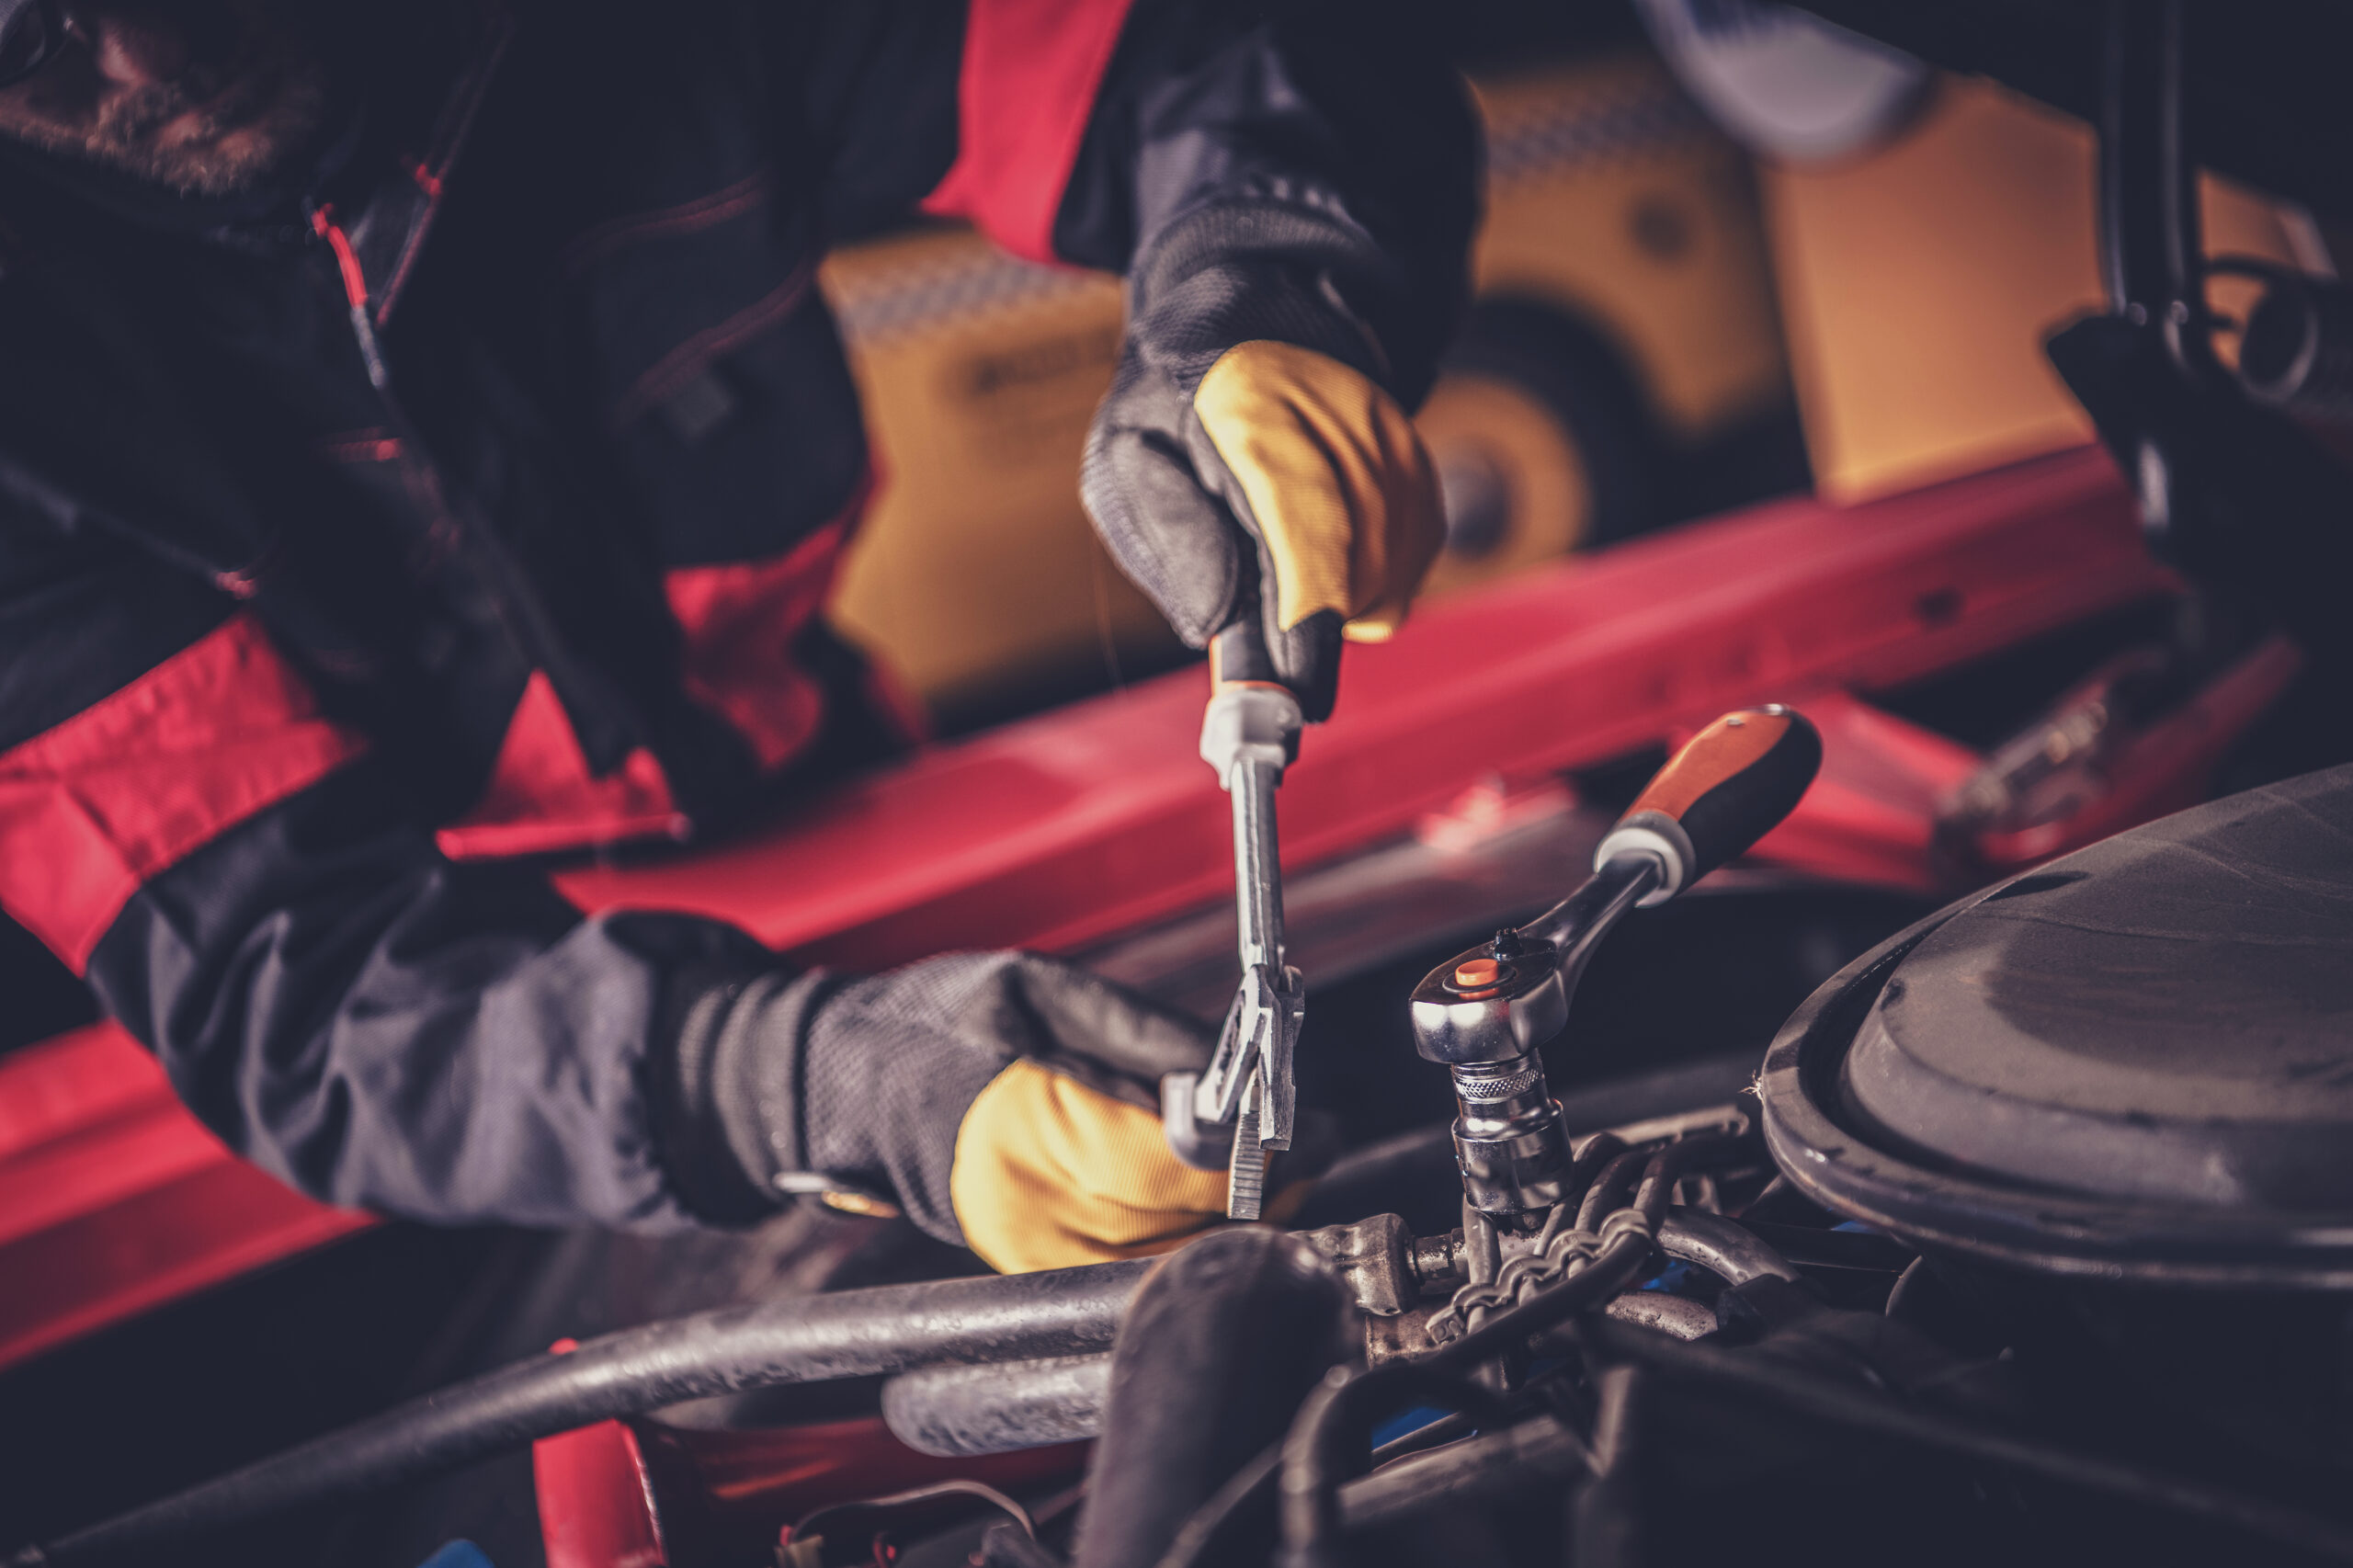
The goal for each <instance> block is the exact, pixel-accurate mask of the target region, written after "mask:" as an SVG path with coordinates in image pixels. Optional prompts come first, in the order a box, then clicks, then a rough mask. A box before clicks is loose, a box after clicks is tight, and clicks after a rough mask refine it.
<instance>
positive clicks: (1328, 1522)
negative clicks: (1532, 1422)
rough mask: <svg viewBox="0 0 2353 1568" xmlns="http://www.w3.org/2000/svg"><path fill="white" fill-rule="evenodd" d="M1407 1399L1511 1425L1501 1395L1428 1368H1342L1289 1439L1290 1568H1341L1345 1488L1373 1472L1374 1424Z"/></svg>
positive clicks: (1286, 1512) (1411, 1364)
mask: <svg viewBox="0 0 2353 1568" xmlns="http://www.w3.org/2000/svg"><path fill="white" fill-rule="evenodd" d="M1408 1399H1413V1400H1419V1401H1421V1402H1423V1403H1429V1404H1440V1405H1447V1406H1450V1407H1452V1408H1453V1409H1456V1410H1460V1411H1462V1412H1464V1413H1465V1414H1467V1415H1471V1416H1472V1417H1473V1418H1474V1419H1476V1420H1477V1421H1478V1422H1479V1423H1480V1425H1482V1426H1495V1425H1501V1424H1502V1423H1504V1422H1506V1421H1507V1420H1508V1419H1509V1418H1510V1415H1509V1412H1508V1411H1507V1410H1506V1407H1505V1404H1504V1402H1503V1401H1502V1400H1501V1399H1499V1398H1498V1397H1497V1396H1496V1395H1495V1394H1494V1393H1492V1392H1489V1391H1488V1390H1486V1389H1483V1388H1482V1387H1480V1386H1479V1385H1478V1384H1477V1383H1474V1382H1472V1381H1471V1380H1470V1379H1468V1378H1466V1377H1464V1376H1462V1375H1461V1373H1459V1372H1453V1371H1449V1370H1447V1369H1443V1368H1439V1367H1434V1366H1432V1365H1431V1364H1430V1363H1429V1362H1427V1361H1391V1362H1389V1363H1387V1364H1385V1365H1383V1366H1379V1367H1374V1368H1372V1369H1370V1370H1359V1369H1351V1368H1345V1367H1335V1368H1334V1369H1332V1370H1331V1371H1329V1372H1327V1373H1325V1374H1324V1381H1323V1383H1322V1384H1321V1385H1319V1386H1318V1387H1317V1388H1316V1390H1315V1392H1313V1393H1311V1394H1309V1395H1308V1396H1307V1402H1306V1403H1304V1404H1302V1405H1301V1406H1300V1409H1299V1415H1298V1418H1297V1419H1296V1420H1294V1421H1293V1422H1292V1423H1291V1427H1290V1435H1289V1436H1288V1437H1285V1438H1284V1439H1283V1467H1282V1493H1281V1497H1282V1528H1283V1554H1282V1558H1281V1562H1282V1563H1283V1568H1338V1564H1339V1559H1338V1558H1337V1557H1336V1556H1335V1555H1334V1553H1335V1551H1336V1547H1337V1546H1338V1543H1339V1539H1340V1483H1342V1482H1344V1481H1348V1480H1352V1479H1353V1478H1355V1477H1356V1476H1358V1475H1361V1474H1363V1473H1364V1472H1365V1471H1366V1470H1368V1469H1369V1468H1370V1462H1371V1460H1370V1441H1371V1432H1372V1424H1373V1423H1374V1422H1375V1421H1376V1420H1378V1419H1379V1418H1380V1417H1381V1415H1382V1414H1384V1413H1385V1412H1387V1411H1389V1410H1392V1409H1394V1408H1396V1406H1397V1405H1398V1404H1399V1403H1403V1402H1404V1401H1405V1400H1408Z"/></svg>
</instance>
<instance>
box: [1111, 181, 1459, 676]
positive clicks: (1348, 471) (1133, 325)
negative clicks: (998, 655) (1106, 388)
mask: <svg viewBox="0 0 2353 1568" xmlns="http://www.w3.org/2000/svg"><path fill="white" fill-rule="evenodd" d="M1374 265H1376V263H1375V261H1374V259H1373V258H1372V256H1370V242H1369V241H1368V240H1366V239H1365V238H1364V237H1363V235H1362V234H1361V233H1360V232H1359V231H1357V230H1355V229H1354V228H1353V227H1352V226H1351V225H1348V224H1347V223H1346V222H1341V221H1339V220H1336V219H1333V218H1330V217H1327V216H1324V215H1320V214H1313V213H1307V212H1302V211H1300V210H1294V209H1288V208H1281V207H1275V206H1267V207H1258V206H1254V205H1253V206H1224V207H1214V208H1210V209H1205V210H1201V211H1199V212H1197V213H1195V214H1193V215H1192V216H1190V217H1188V218H1186V219H1183V220H1180V221H1179V222H1176V223H1175V224H1173V225H1171V226H1170V228H1169V230H1168V231H1167V233H1165V234H1164V235H1163V236H1162V237H1161V238H1160V239H1159V240H1158V241H1156V242H1155V243H1154V246H1153V248H1152V251H1151V253H1150V254H1149V255H1148V256H1144V257H1142V258H1140V259H1139V261H1138V263H1137V266H1136V268H1135V271H1134V273H1133V274H1132V275H1131V278H1130V284H1129V287H1130V291H1131V322H1130V325H1129V330H1128V341H1127V347H1126V349H1125V352H1124V353H1123V355H1122V357H1121V358H1120V369H1119V373H1118V376H1117V378H1116V379H1115V380H1114V381H1113V382H1112V386H1111V392H1110V394H1109V395H1108V397H1107V398H1105V399H1104V402H1103V406H1102V408H1101V409H1100V410H1099V411H1098V412H1097V415H1096V418H1095V425H1094V428H1093V429H1092V430H1091V431H1090V432H1089V434H1088V437H1087V443H1086V459H1085V461H1084V463H1083V465H1082V467H1081V469H1080V474H1079V490H1080V494H1081V495H1082V497H1083V498H1084V499H1085V501H1086V509H1087V512H1088V513H1089V515H1090V516H1092V517H1093V518H1094V519H1095V526H1096V528H1097V531H1098V532H1099V533H1101V535H1102V536H1103V540H1104V543H1105V544H1106V545H1107V546H1108V548H1109V550H1110V551H1111V553H1112V555H1113V556H1114V557H1115V558H1116V559H1117V560H1118V561H1119V562H1120V567H1121V569H1122V570H1124V571H1125V572H1126V573H1127V574H1128V575H1129V576H1130V577H1131V578H1133V579H1134V580H1135V583H1136V585H1138V586H1139V587H1141V588H1142V589H1143V591H1144V592H1145V593H1146V594H1149V595H1150V596H1151V597H1152V598H1153V600H1154V602H1155V603H1156V604H1158V605H1159V607H1160V609H1161V612H1162V613H1163V614H1164V615H1165V616H1166V617H1167V618H1168V622H1169V624H1170V625H1171V626H1173V627H1174V628H1176V633H1177V635H1178V636H1180V637H1182V638H1183V639H1184V640H1185V641H1186V642H1188V643H1189V644H1190V645H1192V646H1193V647H1196V648H1199V647H1203V646H1206V645H1207V644H1208V642H1209V641H1210V639H1211V638H1212V637H1214V636H1215V635H1216V634H1217V633H1218V632H1219V631H1222V629H1223V628H1224V627H1226V626H1227V625H1228V624H1230V623H1231V622H1232V621H1233V619H1235V617H1236V616H1237V615H1240V614H1245V613H1248V609H1249V606H1250V603H1251V597H1252V596H1251V590H1252V588H1253V585H1257V586H1258V591H1257V593H1256V601H1257V606H1258V613H1259V614H1260V615H1261V616H1262V617H1263V618H1264V620H1265V624H1266V632H1267V648H1268V650H1269V652H1270V653H1272V654H1273V657H1274V662H1275V668H1276V671H1277V673H1278V674H1279V675H1280V676H1282V678H1283V681H1284V683H1285V684H1286V685H1288V686H1290V687H1291V689H1292V690H1293V691H1294V692H1296V693H1297V694H1298V695H1299V697H1300V700H1301V704H1302V707H1303V708H1304V709H1305V710H1306V714H1307V717H1308V718H1309V719H1310V720H1322V719H1324V718H1325V717H1327V716H1328V715H1329V714H1330V712H1331V709H1332V701H1333V698H1334V695H1335V692H1336V685H1337V681H1338V678H1339V655H1340V638H1341V635H1342V629H1343V627H1344V626H1345V628H1346V633H1347V635H1348V636H1350V637H1354V638H1357V639H1358V640H1361V641H1378V640H1381V639H1382V638H1386V637H1388V636H1389V635H1390V634H1391V633H1392V632H1393V631H1396V629H1397V627H1398V625H1399V623H1400V622H1402V621H1403V620H1404V617H1405V608H1406V606H1407V605H1408V604H1409V603H1410V602H1411V600H1412V598H1413V596H1414V592H1415V589H1416V588H1417V587H1419V586H1420V585H1421V581H1422V577H1423V575H1424V574H1426V573H1427V571H1428V570H1429V566H1430V562H1432V561H1434V560H1436V559H1437V557H1438V550H1439V547H1440V546H1441V545H1442V544H1444V542H1445V539H1446V525H1445V517H1444V515H1443V513H1442V511H1441V509H1440V507H1439V505H1438V480H1437V476H1436V473H1435V472H1434V471H1433V470H1432V468H1431V466H1430V460H1429V455H1428V453H1427V452H1426V451H1424V450H1423V449H1422V444H1421V439H1420V437H1418V436H1416V435H1415V431H1414V426H1413V423H1412V421H1411V420H1410V419H1408V418H1407V417H1406V415H1405V411H1404V408H1403V407H1401V406H1400V405H1399V403H1398V402H1397V400H1396V399H1395V398H1394V397H1392V395H1391V393H1390V392H1388V391H1386V390H1384V388H1383V384H1382V383H1383V382H1384V381H1385V380H1387V378H1388V367H1387V365H1386V363H1385V361H1384V359H1383V357H1382V354H1381V346H1380V344H1379V342H1378V341H1377V339H1376V338H1375V336H1374V335H1373V333H1372V331H1371V329H1370V326H1369V325H1368V324H1366V323H1365V322H1364V321H1363V320H1361V319H1360V318H1359V317H1358V314H1357V313H1355V312H1354V311H1352V310H1351V308H1350V306H1349V304H1348V302H1347V300H1346V299H1345V298H1344V295H1343V290H1342V288H1341V286H1340V285H1339V283H1338V282H1336V278H1342V277H1352V276H1355V275H1356V274H1358V273H1359V272H1361V271H1363V270H1364V269H1365V268H1367V267H1372V266H1374ZM1409 390H1410V391H1411V392H1413V393H1415V394H1416V395H1417V394H1418V392H1420V391H1421V390H1422V389H1420V388H1418V387H1415V388H1412V389H1409ZM1254 558H1255V559H1254ZM1254 564H1255V566H1256V571H1255V572H1254V571H1250V570H1246V568H1247V567H1249V566H1251V565H1254Z"/></svg>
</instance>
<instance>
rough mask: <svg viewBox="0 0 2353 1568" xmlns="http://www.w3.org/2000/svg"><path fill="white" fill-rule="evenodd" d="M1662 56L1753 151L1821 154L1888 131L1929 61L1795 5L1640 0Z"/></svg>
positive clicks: (1916, 98) (1838, 153)
mask: <svg viewBox="0 0 2353 1568" xmlns="http://www.w3.org/2000/svg"><path fill="white" fill-rule="evenodd" d="M1635 9H1636V10H1637V11H1638V12H1639V13H1640V14H1641V16H1642V18H1643V23H1644V24H1645V25H1646V26H1647V27H1648V28H1650V34H1651V38H1652V39H1653V40H1654V41H1655V42H1656V43H1657V45H1658V49H1659V52H1660V54H1662V55H1664V56H1665V59H1666V62H1667V64H1668V66H1669V67H1670V68H1671V69H1672V70H1673V71H1674V72H1675V74H1676V77H1677V80H1679V81H1680V82H1681V83H1682V84H1683V86H1684V89H1685V90H1686V91H1688V93H1689V94H1690V95H1691V96H1692V97H1694V98H1696V99H1698V100H1699V105H1700V107H1701V108H1704V109H1706V110H1707V111H1708V115H1709V117H1710V118H1711V119H1713V120H1714V121H1715V122H1716V123H1717V124H1718V125H1719V126H1721V127H1722V128H1723V129H1724V130H1725V131H1728V132H1730V133H1731V134H1732V136H1733V138H1734V139H1736V140H1737V141H1739V142H1741V143H1742V144H1743V145H1745V146H1746V147H1747V148H1748V149H1749V150H1750V151H1751V152H1755V153H1761V154H1763V155H1764V156H1766V157H1768V158H1778V159H1780V160H1782V161H1784V162H1788V163H1799V164H1803V163H1820V162H1823V161H1825V160H1829V159H1836V158H1847V157H1852V156H1855V155H1857V154H1859V153H1866V152H1869V151H1870V149H1871V148H1873V147H1875V146H1877V145H1879V144H1880V143H1881V142H1886V141H1889V140H1891V139H1892V138H1893V137H1894V136H1895V135H1896V133H1897V132H1898V131H1902V130H1903V129H1904V126H1905V125H1906V124H1908V123H1909V122H1910V121H1911V119H1912V118H1913V117H1914V115H1915V113H1916V112H1917V111H1918V109H1919V108H1920V106H1921V104H1922V102H1923V101H1924V100H1925V99H1926V98H1927V96H1928V90H1929V88H1930V86H1931V85H1932V84H1933V82H1934V78H1933V76H1932V75H1931V74H1930V73H1929V70H1928V68H1927V65H1925V64H1923V63H1922V62H1919V61H1918V60H1915V59H1914V58H1913V57H1912V56H1911V55H1908V54H1905V53H1904V52H1902V51H1899V50H1893V49H1890V48H1888V47H1887V46H1886V45H1885V44H1882V43H1879V42H1876V41H1874V40H1870V39H1867V38H1864V37H1863V36H1861V35H1860V34H1859V33H1852V32H1848V31H1847V29H1846V28H1840V27H1834V26H1832V25H1831V24H1830V23H1828V22H1825V21H1824V20H1822V19H1821V18H1820V17H1815V16H1813V15H1811V14H1810V13H1808V12H1805V11H1802V10H1800V9H1798V8H1796V7H1795V6H1780V5H1773V4H1767V3H1760V0H1637V4H1636V6H1635Z"/></svg>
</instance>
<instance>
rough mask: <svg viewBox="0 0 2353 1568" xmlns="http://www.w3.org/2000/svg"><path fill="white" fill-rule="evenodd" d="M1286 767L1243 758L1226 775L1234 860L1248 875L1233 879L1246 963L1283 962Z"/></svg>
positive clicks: (1276, 965)
mask: <svg viewBox="0 0 2353 1568" xmlns="http://www.w3.org/2000/svg"><path fill="white" fill-rule="evenodd" d="M1282 781H1283V770H1282V768H1281V767H1279V766H1277V765H1276V764H1274V763H1271V762H1261V761H1258V760H1256V759H1255V758H1250V757H1243V758H1241V759H1239V760H1237V761H1236V762H1235V763H1234V765H1233V772H1232V773H1231V774H1229V775H1228V776H1227V778H1226V789H1227V790H1230V791H1231V792H1232V794H1233V863H1234V864H1235V865H1237V866H1240V867H1242V868H1244V869H1245V875H1243V876H1240V877H1237V878H1235V879H1234V885H1233V903H1234V917H1235V919H1236V921H1237V922H1238V923H1239V926H1240V930H1241V949H1242V954H1241V956H1242V966H1243V968H1244V969H1245V970H1246V969H1248V968H1249V967H1250V966H1251V965H1253V964H1264V965H1266V966H1267V968H1268V969H1269V970H1271V971H1274V972H1275V973H1277V974H1280V973H1281V972H1282V967H1283V889H1282V881H1281V878H1280V873H1279V865H1280V856H1281V849H1280V847H1279V843H1278V840H1277V837H1276V830H1275V789H1276V786H1278V785H1279V784H1280V783H1281V782H1282Z"/></svg>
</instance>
